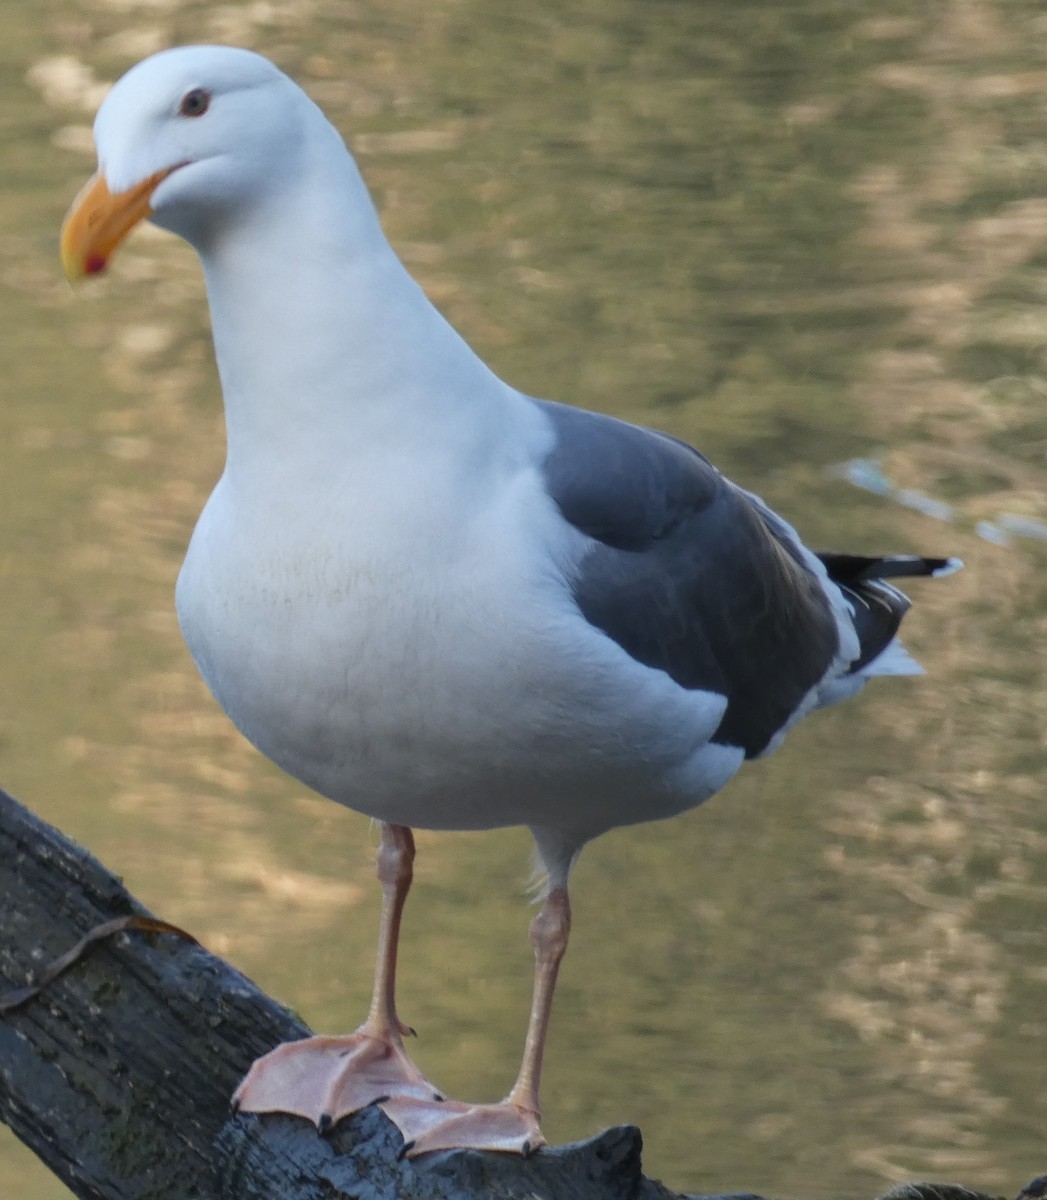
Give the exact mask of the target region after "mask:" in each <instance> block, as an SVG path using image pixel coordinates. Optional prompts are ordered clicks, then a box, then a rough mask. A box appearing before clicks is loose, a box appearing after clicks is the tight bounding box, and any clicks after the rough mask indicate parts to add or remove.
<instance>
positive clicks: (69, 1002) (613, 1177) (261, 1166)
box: [0, 792, 673, 1200]
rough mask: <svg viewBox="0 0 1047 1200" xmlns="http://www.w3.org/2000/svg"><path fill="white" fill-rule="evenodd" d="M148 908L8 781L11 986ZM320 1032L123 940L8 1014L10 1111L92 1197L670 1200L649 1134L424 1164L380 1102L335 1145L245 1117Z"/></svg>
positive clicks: (6, 939) (2, 1043) (5, 979)
mask: <svg viewBox="0 0 1047 1200" xmlns="http://www.w3.org/2000/svg"><path fill="white" fill-rule="evenodd" d="M145 911H146V910H145V909H144V908H143V907H142V906H141V905H140V904H138V902H137V901H136V900H135V899H134V898H133V897H132V896H131V895H130V894H129V893H128V892H127V890H126V889H125V888H124V887H123V886H122V885H121V883H120V881H119V880H118V879H117V878H116V877H115V876H113V875H111V874H110V873H109V872H108V871H107V870H106V869H105V868H104V867H103V866H102V865H101V864H100V863H99V862H98V861H97V860H95V859H94V858H92V857H91V855H89V854H88V853H87V852H86V851H85V850H83V849H81V848H80V847H79V846H77V845H76V844H75V843H73V842H71V841H69V839H67V838H65V837H64V836H63V835H62V834H61V833H59V832H58V831H57V830H55V829H53V828H51V827H50V826H48V825H45V824H44V823H43V822H42V821H39V820H38V819H37V818H36V817H34V816H33V815H32V814H31V813H30V812H28V811H27V810H26V809H25V808H23V807H22V806H21V805H19V804H18V803H17V802H16V801H14V800H13V799H11V797H9V796H7V795H6V794H5V793H3V792H0V992H4V991H6V990H7V989H8V988H15V987H18V986H20V985H23V984H25V983H26V982H27V980H28V979H29V978H30V977H31V976H33V975H34V974H36V973H38V972H39V971H40V969H41V968H42V966H43V965H45V964H46V963H48V962H49V961H50V960H52V959H54V958H56V957H57V956H58V955H60V954H62V953H63V952H64V951H66V950H68V949H69V947H70V946H71V945H73V944H74V943H75V942H76V941H78V940H79V939H80V938H81V937H83V935H84V934H85V933H86V932H87V931H88V930H90V929H92V928H93V927H95V926H96V925H99V924H100V923H102V922H104V921H109V920H112V919H113V918H115V917H121V916H125V915H129V914H145ZM308 1032H309V1031H308V1030H307V1029H306V1027H305V1026H304V1025H302V1024H301V1022H300V1021H298V1020H296V1019H295V1017H293V1016H292V1015H291V1014H290V1013H289V1012H288V1011H287V1010H286V1009H285V1008H282V1007H281V1006H280V1005H278V1004H276V1003H275V1002H274V1001H273V1000H270V999H269V998H268V997H267V996H265V995H264V994H263V993H262V992H261V991H259V990H258V988H256V987H255V986H254V984H252V983H251V982H250V981H249V980H248V979H245V978H244V976H243V975H241V974H240V973H239V972H238V971H235V970H234V969H233V968H232V967H230V966H229V965H228V964H227V963H225V962H223V961H222V960H221V959H219V958H216V957H215V956H214V955H212V954H209V953H208V952H207V951H206V950H204V949H202V948H201V947H199V946H196V945H193V944H191V943H189V942H185V941H182V940H180V939H178V938H175V937H171V936H167V935H154V934H140V933H131V934H118V935H117V936H115V937H113V938H110V939H107V940H105V941H102V942H100V943H99V944H98V945H96V946H94V947H93V948H92V949H91V950H90V951H89V953H87V954H86V955H85V956H84V957H83V958H82V959H81V960H79V961H78V962H76V964H75V965H73V966H72V967H70V968H69V970H67V971H65V972H64V973H63V974H62V975H60V976H59V977H58V978H57V979H55V980H53V981H52V982H51V983H49V984H47V985H46V987H44V988H43V990H42V991H41V992H40V994H39V995H38V996H36V997H35V998H33V999H31V1000H29V1001H28V1002H27V1003H25V1004H23V1005H21V1006H20V1007H19V1008H17V1009H16V1010H14V1011H12V1012H8V1013H5V1014H0V1119H3V1120H4V1121H5V1122H6V1123H7V1124H8V1125H10V1126H11V1128H12V1129H13V1130H14V1131H15V1133H16V1134H17V1135H18V1136H19V1137H20V1138H21V1139H22V1140H23V1141H24V1142H25V1143H26V1144H27V1145H28V1146H29V1147H30V1148H31V1149H32V1150H34V1151H35V1152H36V1153H37V1154H38V1155H39V1156H40V1158H42V1159H43V1161H44V1162H45V1163H46V1164H47V1165H48V1166H49V1167H50V1168H51V1170H53V1171H54V1172H55V1174H57V1175H58V1176H59V1177H60V1178H61V1179H62V1180H63V1181H64V1182H65V1183H66V1184H67V1186H68V1187H69V1188H70V1189H71V1190H72V1191H73V1192H75V1193H76V1195H78V1196H81V1197H85V1198H88V1197H89V1198H91V1200H95V1198H100V1197H105V1198H107V1200H129V1198H130V1197H136V1198H143V1197H149V1200H175V1198H179V1200H182V1198H185V1197H199V1198H200V1200H234V1198H235V1200H252V1198H254V1197H258V1198H259V1200H261V1197H266V1198H267V1200H276V1198H279V1200H320V1198H321V1197H323V1200H337V1198H338V1197H342V1196H346V1197H348V1196H352V1197H354V1198H361V1200H363V1198H364V1197H366V1198H371V1197H375V1198H378V1197H389V1198H390V1200H391V1198H392V1197H412V1198H414V1197H418V1198H419V1200H421V1198H425V1200H430V1198H432V1200H439V1198H444V1197H455V1198H456V1200H467V1198H468V1197H473V1196H475V1197H484V1198H485V1200H497V1197H500V1196H504V1197H510V1196H511V1197H520V1196H529V1195H539V1196H557V1197H571V1198H572V1200H573V1198H575V1197H577V1198H579V1200H584V1198H586V1197H592V1198H594V1200H595V1198H597V1197H599V1198H600V1200H618V1198H619V1197H621V1198H622V1200H625V1198H629V1200H671V1197H672V1195H673V1193H670V1192H668V1191H667V1190H666V1189H664V1188H662V1187H661V1185H659V1184H657V1183H653V1182H651V1181H649V1180H645V1179H644V1178H643V1177H642V1175H641V1173H640V1146H641V1141H640V1134H639V1131H638V1130H636V1129H631V1128H628V1127H623V1128H620V1129H612V1130H608V1131H607V1132H606V1133H604V1134H601V1135H600V1136H599V1137H597V1138H594V1139H593V1140H592V1141H589V1142H586V1143H583V1144H579V1145H577V1146H570V1147H562V1148H558V1149H556V1150H544V1151H542V1152H541V1153H539V1154H536V1155H533V1156H532V1157H531V1158H529V1159H526V1160H525V1159H520V1158H515V1157H512V1156H508V1155H499V1154H477V1153H473V1152H468V1153H465V1152H458V1153H454V1154H442V1155H429V1156H426V1157H424V1158H422V1159H419V1160H418V1161H416V1162H409V1161H401V1160H399V1159H398V1157H397V1156H398V1153H399V1150H400V1148H401V1146H402V1139H401V1137H400V1135H399V1133H398V1132H397V1130H396V1129H395V1128H394V1127H393V1125H392V1124H391V1123H390V1122H389V1121H388V1120H387V1119H386V1118H385V1116H384V1115H383V1114H382V1113H380V1112H379V1111H378V1110H376V1109H368V1110H365V1111H364V1112H362V1113H358V1114H356V1115H355V1116H354V1117H352V1118H350V1119H349V1120H347V1121H343V1122H342V1123H341V1124H340V1125H339V1126H338V1127H337V1128H336V1129H335V1130H334V1131H333V1133H331V1134H330V1135H328V1136H327V1137H326V1138H322V1137H320V1136H319V1134H317V1132H316V1130H315V1129H313V1127H312V1126H311V1125H309V1124H307V1123H306V1122H305V1121H301V1120H298V1119H295V1118H292V1117H283V1116H277V1115H274V1116H266V1117H255V1116H238V1117H231V1116H230V1112H229V1097H230V1095H231V1094H232V1091H233V1089H234V1087H235V1086H236V1084H237V1082H238V1080H239V1079H240V1077H241V1076H242V1075H243V1073H244V1071H245V1070H246V1069H247V1067H248V1065H249V1064H250V1063H251V1061H252V1060H253V1059H254V1058H256V1057H257V1056H258V1055H259V1054H261V1053H263V1052H264V1051H266V1050H268V1049H270V1048H271V1047H272V1046H274V1045H275V1044H276V1043H277V1042H280V1041H285V1040H287V1039H290V1038H297V1037H303V1036H304V1035H305V1034H307V1033H308Z"/></svg>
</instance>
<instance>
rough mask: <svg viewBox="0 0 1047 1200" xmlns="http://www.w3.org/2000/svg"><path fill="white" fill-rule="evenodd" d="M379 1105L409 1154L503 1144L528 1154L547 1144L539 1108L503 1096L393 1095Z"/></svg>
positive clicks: (501, 1147)
mask: <svg viewBox="0 0 1047 1200" xmlns="http://www.w3.org/2000/svg"><path fill="white" fill-rule="evenodd" d="M379 1107H380V1108H381V1110H382V1111H383V1112H384V1113H385V1115H386V1116H387V1117H388V1118H389V1119H390V1120H391V1121H392V1122H393V1124H394V1125H395V1126H396V1127H397V1129H399V1130H400V1132H401V1133H402V1134H403V1135H404V1150H403V1152H404V1154H405V1155H406V1156H407V1157H408V1158H417V1157H418V1156H419V1155H420V1154H428V1153H430V1152H431V1151H434V1150H501V1151H503V1152H507V1153H510V1154H523V1155H524V1156H526V1155H528V1154H532V1153H534V1151H535V1150H538V1149H539V1148H540V1147H542V1146H544V1145H545V1138H544V1137H543V1136H542V1131H541V1129H540V1128H539V1126H538V1114H537V1113H536V1112H530V1111H528V1110H527V1109H525V1108H520V1107H518V1106H517V1105H515V1104H510V1103H509V1102H508V1101H507V1100H503V1101H502V1102H501V1103H500V1104H465V1103H463V1102H462V1101H461V1100H444V1101H442V1102H440V1103H434V1102H433V1101H432V1100H421V1099H415V1098H414V1097H411V1096H393V1097H391V1098H390V1099H389V1100H386V1101H384V1102H383V1103H382V1104H380V1105H379Z"/></svg>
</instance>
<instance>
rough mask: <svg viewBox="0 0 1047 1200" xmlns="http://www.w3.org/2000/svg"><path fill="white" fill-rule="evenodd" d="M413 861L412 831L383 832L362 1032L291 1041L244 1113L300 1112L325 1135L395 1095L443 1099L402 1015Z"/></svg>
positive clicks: (239, 1093) (238, 1099) (248, 1094)
mask: <svg viewBox="0 0 1047 1200" xmlns="http://www.w3.org/2000/svg"><path fill="white" fill-rule="evenodd" d="M413 862H414V837H413V836H412V834H411V831H410V829H408V828H407V827H406V826H403V825H383V826H382V840H381V844H380V846H379V848H378V879H379V881H380V883H381V885H382V915H381V920H380V924H379V930H378V952H377V956H376V959H375V972H374V991H373V993H372V996H371V1009H370V1012H369V1013H368V1016H367V1020H366V1021H365V1022H364V1023H363V1025H361V1026H360V1028H359V1029H357V1030H356V1032H355V1033H351V1034H348V1035H346V1036H342V1037H311V1038H305V1039H303V1040H302V1041H300V1042H288V1043H286V1044H285V1045H282V1046H277V1047H276V1049H275V1050H272V1051H270V1052H269V1053H268V1054H266V1055H265V1056H264V1057H263V1058H260V1059H258V1061H257V1062H255V1063H254V1064H253V1065H252V1067H251V1069H250V1070H249V1071H248V1073H247V1075H246V1076H245V1077H244V1079H243V1082H242V1083H241V1084H240V1086H239V1087H238V1088H237V1090H236V1093H235V1095H234V1096H233V1104H234V1105H235V1106H236V1107H237V1108H239V1109H240V1110H241V1111H243V1112H289V1113H296V1114H298V1115H299V1116H302V1117H306V1118H307V1119H308V1120H310V1121H313V1122H314V1123H315V1124H316V1125H317V1126H319V1127H320V1128H321V1129H325V1128H327V1127H329V1126H330V1125H333V1124H334V1123H335V1122H336V1121H338V1120H340V1119H341V1118H342V1117H344V1116H347V1115H348V1114H349V1113H352V1112H356V1111H357V1110H358V1109H360V1108H365V1107H366V1106H367V1105H368V1104H374V1103H375V1102H376V1101H378V1100H381V1099H383V1098H386V1097H389V1096H401V1097H410V1098H412V1099H414V1100H423V1099H424V1100H425V1101H426V1102H431V1101H433V1100H435V1099H438V1098H439V1093H438V1092H437V1091H436V1089H435V1088H434V1087H433V1086H432V1084H431V1083H429V1082H428V1080H426V1078H425V1076H424V1075H422V1073H421V1072H420V1071H419V1070H418V1068H417V1067H416V1066H415V1065H414V1063H413V1062H411V1060H410V1058H409V1057H408V1055H407V1051H406V1050H405V1049H404V1044H403V1037H404V1035H405V1034H412V1033H413V1032H414V1031H413V1030H412V1029H410V1028H409V1027H408V1026H406V1025H404V1024H403V1023H402V1022H401V1021H400V1020H399V1018H398V1017H397V1015H396V997H395V990H396V951H397V943H398V941H399V936H400V921H401V918H402V916H403V910H404V903H405V902H406V900H407V893H408V891H409V890H410V887H411V879H412V876H413V865H412V864H413Z"/></svg>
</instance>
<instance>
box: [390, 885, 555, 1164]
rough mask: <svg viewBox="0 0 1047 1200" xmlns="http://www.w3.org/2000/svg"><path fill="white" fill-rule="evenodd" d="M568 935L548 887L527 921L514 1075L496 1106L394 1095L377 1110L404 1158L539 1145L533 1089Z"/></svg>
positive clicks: (541, 1139) (529, 1148)
mask: <svg viewBox="0 0 1047 1200" xmlns="http://www.w3.org/2000/svg"><path fill="white" fill-rule="evenodd" d="M570 931H571V905H570V900H569V898H568V895H567V888H566V887H558V888H554V889H553V890H552V891H551V892H550V893H549V896H548V897H547V899H546V901H545V903H544V904H543V905H542V907H541V910H540V911H539V913H538V915H537V916H536V917H535V918H534V920H533V921H532V922H531V930H530V936H531V945H532V946H533V947H534V959H535V964H534V992H533V996H532V1000H531V1016H530V1020H529V1021H528V1023H527V1039H526V1041H525V1043H524V1052H523V1060H522V1062H521V1064H520V1073H519V1075H518V1076H517V1079H516V1083H515V1084H514V1085H513V1088H512V1091H510V1093H509V1095H508V1096H506V1098H505V1099H504V1100H503V1101H502V1102H501V1103H500V1104H474V1105H468V1104H462V1103H460V1102H458V1101H447V1102H446V1103H444V1104H422V1103H419V1102H418V1101H415V1100H412V1099H411V1098H409V1097H404V1098H401V1097H399V1096H394V1097H393V1098H392V1099H391V1100H390V1101H389V1102H388V1103H383V1104H382V1109H383V1110H384V1111H385V1112H386V1113H387V1114H388V1115H389V1116H390V1117H391V1118H392V1119H393V1121H395V1122H396V1124H397V1125H398V1126H399V1128H400V1130H401V1131H402V1132H403V1135H404V1138H405V1139H406V1142H407V1149H408V1153H409V1154H410V1156H411V1157H412V1158H413V1157H416V1156H417V1155H419V1154H425V1153H427V1152H428V1151H431V1150H451V1149H456V1148H459V1147H469V1148H472V1149H476V1150H506V1151H512V1152H516V1153H518V1154H529V1153H531V1151H533V1150H537V1149H538V1147H539V1146H543V1145H544V1144H545V1138H544V1137H543V1136H542V1131H541V1128H540V1127H539V1123H538V1122H539V1119H540V1111H539V1105H538V1085H539V1081H540V1078H541V1073H542V1056H543V1054H544V1051H545V1038H546V1034H547V1033H548V1030H549V1016H550V1013H551V1012H552V1005H553V993H554V991H555V990H556V977H557V975H558V974H559V970H560V963H561V961H562V960H563V956H564V952H565V951H566V949H567V940H568V936H569V934H570Z"/></svg>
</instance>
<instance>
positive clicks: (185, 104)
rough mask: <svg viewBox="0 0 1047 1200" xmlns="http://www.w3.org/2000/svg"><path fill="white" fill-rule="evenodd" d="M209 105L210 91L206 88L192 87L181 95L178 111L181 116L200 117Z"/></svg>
mask: <svg viewBox="0 0 1047 1200" xmlns="http://www.w3.org/2000/svg"><path fill="white" fill-rule="evenodd" d="M210 107H211V93H210V92H209V91H207V89H206V88H193V90H192V91H191V92H186V94H185V95H184V96H183V97H182V103H181V104H179V106H178V113H179V115H180V116H183V117H202V116H203V115H204V113H205V112H207V110H208V109H209V108H210Z"/></svg>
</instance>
